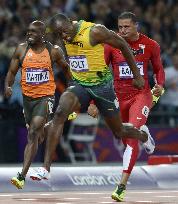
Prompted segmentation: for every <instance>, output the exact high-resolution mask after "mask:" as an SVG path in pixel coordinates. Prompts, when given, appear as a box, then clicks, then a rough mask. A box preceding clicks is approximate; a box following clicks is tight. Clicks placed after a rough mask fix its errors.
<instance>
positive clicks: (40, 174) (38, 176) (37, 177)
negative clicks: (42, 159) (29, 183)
mask: <svg viewBox="0 0 178 204" xmlns="http://www.w3.org/2000/svg"><path fill="white" fill-rule="evenodd" d="M30 178H31V179H32V180H34V181H41V180H42V179H46V180H48V179H49V172H48V171H47V170H46V169H45V168H44V167H39V168H38V169H37V171H36V172H35V171H34V172H33V173H31V175H30Z"/></svg>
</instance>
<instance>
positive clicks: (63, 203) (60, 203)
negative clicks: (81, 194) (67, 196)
mask: <svg viewBox="0 0 178 204" xmlns="http://www.w3.org/2000/svg"><path fill="white" fill-rule="evenodd" d="M56 204H74V203H56Z"/></svg>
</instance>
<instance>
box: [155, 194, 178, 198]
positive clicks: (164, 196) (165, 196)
mask: <svg viewBox="0 0 178 204" xmlns="http://www.w3.org/2000/svg"><path fill="white" fill-rule="evenodd" d="M155 197H159V198H176V197H178V196H169V195H163V196H155Z"/></svg>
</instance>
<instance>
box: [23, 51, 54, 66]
mask: <svg viewBox="0 0 178 204" xmlns="http://www.w3.org/2000/svg"><path fill="white" fill-rule="evenodd" d="M23 64H25V65H26V66H28V65H29V66H33V65H37V64H38V65H44V64H46V65H49V64H51V59H50V56H49V52H48V50H47V49H44V50H43V51H42V52H41V53H35V52H33V50H32V49H29V50H28V51H27V53H26V54H25V57H24V60H23Z"/></svg>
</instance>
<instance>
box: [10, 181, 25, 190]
mask: <svg viewBox="0 0 178 204" xmlns="http://www.w3.org/2000/svg"><path fill="white" fill-rule="evenodd" d="M11 184H13V185H14V186H15V187H17V188H18V189H22V188H23V186H20V185H19V184H18V182H17V181H16V180H11Z"/></svg>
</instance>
